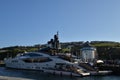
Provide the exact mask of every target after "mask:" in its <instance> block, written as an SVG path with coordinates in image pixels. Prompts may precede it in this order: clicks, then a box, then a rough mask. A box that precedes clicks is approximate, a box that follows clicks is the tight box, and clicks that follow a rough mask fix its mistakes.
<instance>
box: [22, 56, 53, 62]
mask: <svg viewBox="0 0 120 80" xmlns="http://www.w3.org/2000/svg"><path fill="white" fill-rule="evenodd" d="M23 61H24V62H27V63H42V62H49V61H52V59H50V58H48V57H42V58H34V59H24V60H23Z"/></svg>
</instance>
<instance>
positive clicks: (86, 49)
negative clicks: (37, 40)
mask: <svg viewBox="0 0 120 80" xmlns="http://www.w3.org/2000/svg"><path fill="white" fill-rule="evenodd" d="M60 49H61V46H60V43H59V37H58V33H57V34H56V35H54V38H53V39H51V40H50V41H48V44H47V47H46V48H43V49H40V50H39V51H36V52H25V53H19V54H18V55H16V57H14V58H11V57H9V58H5V59H4V63H5V67H6V68H13V69H21V70H35V71H40V72H43V73H48V74H54V75H61V76H74V77H85V76H96V75H108V74H111V73H112V71H111V70H99V69H98V68H97V69H95V66H94V64H95V61H100V60H97V53H96V48H94V47H92V46H91V45H90V44H89V42H86V43H84V44H83V48H82V49H81V56H75V55H72V54H70V53H69V54H64V53H59V50H60ZM77 57H81V58H80V59H77ZM96 67H97V66H96Z"/></svg>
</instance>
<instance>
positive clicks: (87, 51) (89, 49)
mask: <svg viewBox="0 0 120 80" xmlns="http://www.w3.org/2000/svg"><path fill="white" fill-rule="evenodd" d="M80 52H81V59H82V61H83V62H88V63H93V62H94V61H95V60H96V59H97V51H96V48H95V47H93V46H92V45H90V43H89V42H88V41H87V42H85V43H84V44H83V46H82V48H81V49H80Z"/></svg>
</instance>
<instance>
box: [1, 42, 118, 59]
mask: <svg viewBox="0 0 120 80" xmlns="http://www.w3.org/2000/svg"><path fill="white" fill-rule="evenodd" d="M83 43H84V42H83V41H81V42H66V43H60V44H61V47H62V50H61V51H60V52H61V53H69V52H71V53H72V54H75V55H80V49H81V48H82V45H83ZM90 44H91V45H92V46H93V47H96V49H97V53H98V58H99V59H112V60H113V59H120V43H119V42H112V41H91V42H90ZM43 47H45V45H34V46H12V47H5V48H1V49H0V60H3V59H4V58H6V57H14V56H16V55H17V54H18V53H23V52H31V51H37V50H39V49H40V48H43Z"/></svg>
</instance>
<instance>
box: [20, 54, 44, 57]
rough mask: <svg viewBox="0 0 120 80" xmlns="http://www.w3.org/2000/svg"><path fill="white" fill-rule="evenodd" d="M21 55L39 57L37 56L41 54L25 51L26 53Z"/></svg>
mask: <svg viewBox="0 0 120 80" xmlns="http://www.w3.org/2000/svg"><path fill="white" fill-rule="evenodd" d="M22 56H30V57H39V56H42V55H40V54H36V53H26V54H22Z"/></svg>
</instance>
